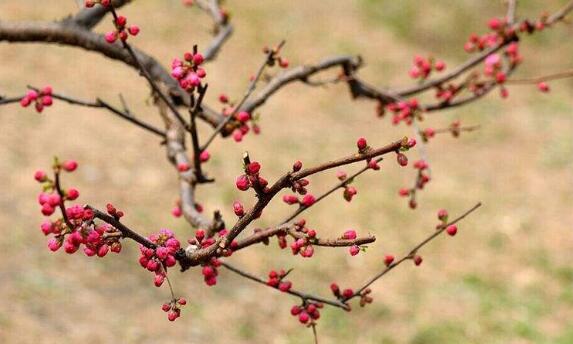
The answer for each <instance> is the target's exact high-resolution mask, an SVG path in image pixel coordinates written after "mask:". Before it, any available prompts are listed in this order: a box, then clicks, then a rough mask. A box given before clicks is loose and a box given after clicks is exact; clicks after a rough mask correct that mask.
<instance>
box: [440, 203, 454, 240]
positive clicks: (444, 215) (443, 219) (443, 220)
mask: <svg viewBox="0 0 573 344" xmlns="http://www.w3.org/2000/svg"><path fill="white" fill-rule="evenodd" d="M438 220H440V223H439V224H438V225H437V226H436V229H438V230H439V229H442V228H444V226H447V227H446V233H448V235H450V236H454V235H456V234H457V233H458V226H456V225H454V224H452V225H448V211H447V210H446V209H440V210H438Z"/></svg>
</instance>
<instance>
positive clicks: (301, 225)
mask: <svg viewBox="0 0 573 344" xmlns="http://www.w3.org/2000/svg"><path fill="white" fill-rule="evenodd" d="M293 229H294V231H295V232H297V233H300V234H301V235H300V236H297V237H298V238H297V239H296V240H295V241H293V242H292V243H291V244H290V248H291V251H292V254H293V255H298V254H300V256H301V257H303V258H310V257H312V256H313V255H314V247H313V246H312V243H313V241H314V240H316V231H315V230H314V229H309V228H307V227H306V221H305V220H304V219H301V220H299V221H297V222H296V223H295V224H294V227H293ZM283 239H284V240H285V244H286V237H283ZM280 240H281V237H280V236H279V245H281V243H280ZM281 247H282V245H281Z"/></svg>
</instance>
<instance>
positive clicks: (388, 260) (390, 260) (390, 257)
mask: <svg viewBox="0 0 573 344" xmlns="http://www.w3.org/2000/svg"><path fill="white" fill-rule="evenodd" d="M393 262H394V256H393V255H391V254H387V255H385V256H384V265H386V266H390V264H392V263H393Z"/></svg>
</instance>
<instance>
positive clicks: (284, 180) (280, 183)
mask: <svg viewBox="0 0 573 344" xmlns="http://www.w3.org/2000/svg"><path fill="white" fill-rule="evenodd" d="M168 136H169V133H168ZM405 141H407V138H404V139H402V140H400V141H396V142H393V143H391V144H389V145H386V146H384V147H380V148H376V149H370V150H368V151H366V152H364V153H363V154H358V153H357V154H353V155H350V156H347V157H345V158H342V159H338V160H333V161H329V162H327V163H324V164H321V165H318V166H315V167H311V168H308V169H305V170H301V171H299V172H296V173H292V172H288V173H287V174H285V175H283V176H282V177H281V178H279V179H278V180H277V181H276V182H275V183H274V184H273V185H272V186H271V187H270V188H269V189H268V190H267V191H266V192H265V193H264V194H263V195H259V197H258V200H257V203H255V205H254V206H253V208H252V209H250V210H249V211H248V212H247V213H246V214H245V215H244V216H243V217H241V218H240V219H239V220H238V221H237V222H236V223H235V225H234V226H233V227H232V228H231V229H230V230H229V233H228V234H227V235H226V236H225V237H223V238H220V239H218V240H217V242H216V243H215V244H213V245H211V246H209V247H207V248H204V249H198V250H195V251H192V252H188V258H189V259H188V261H187V262H188V263H189V266H182V268H183V269H186V268H189V267H190V266H193V265H197V264H199V263H201V261H203V260H205V259H208V258H209V257H212V256H213V255H215V254H216V252H217V251H218V250H219V251H220V249H226V248H228V247H229V245H230V243H231V242H232V241H233V240H234V239H235V238H236V237H237V236H238V235H239V234H240V233H241V232H242V231H243V230H244V229H245V228H246V227H247V226H248V225H249V224H250V223H251V222H252V221H253V220H255V219H256V218H257V217H258V216H259V215H260V213H261V212H262V211H263V209H264V208H265V207H266V206H267V204H268V203H269V202H270V201H271V200H272V198H273V197H274V196H275V195H276V194H277V193H279V192H280V191H281V190H282V189H284V188H287V187H290V186H291V185H292V183H293V182H295V181H297V180H300V179H302V178H305V177H308V176H310V175H313V174H316V173H319V172H322V171H326V170H328V169H331V168H334V167H338V166H343V165H348V164H351V163H354V162H357V161H364V160H368V159H373V158H376V157H378V156H382V155H384V154H388V153H391V152H396V151H399V150H400V148H401V147H403V145H404V144H405Z"/></svg>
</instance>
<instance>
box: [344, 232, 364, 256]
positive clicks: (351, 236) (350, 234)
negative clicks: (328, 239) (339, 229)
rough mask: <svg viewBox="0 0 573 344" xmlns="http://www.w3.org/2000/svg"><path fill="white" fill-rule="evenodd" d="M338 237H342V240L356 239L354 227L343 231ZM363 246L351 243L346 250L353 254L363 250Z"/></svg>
mask: <svg viewBox="0 0 573 344" xmlns="http://www.w3.org/2000/svg"><path fill="white" fill-rule="evenodd" d="M340 239H344V240H355V239H356V231H355V230H354V229H349V230H347V231H346V232H344V233H343V234H342V236H341V237H340ZM364 249H365V247H360V246H358V245H352V246H350V248H349V249H348V252H350V255H351V256H355V255H357V254H358V253H360V250H364Z"/></svg>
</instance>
